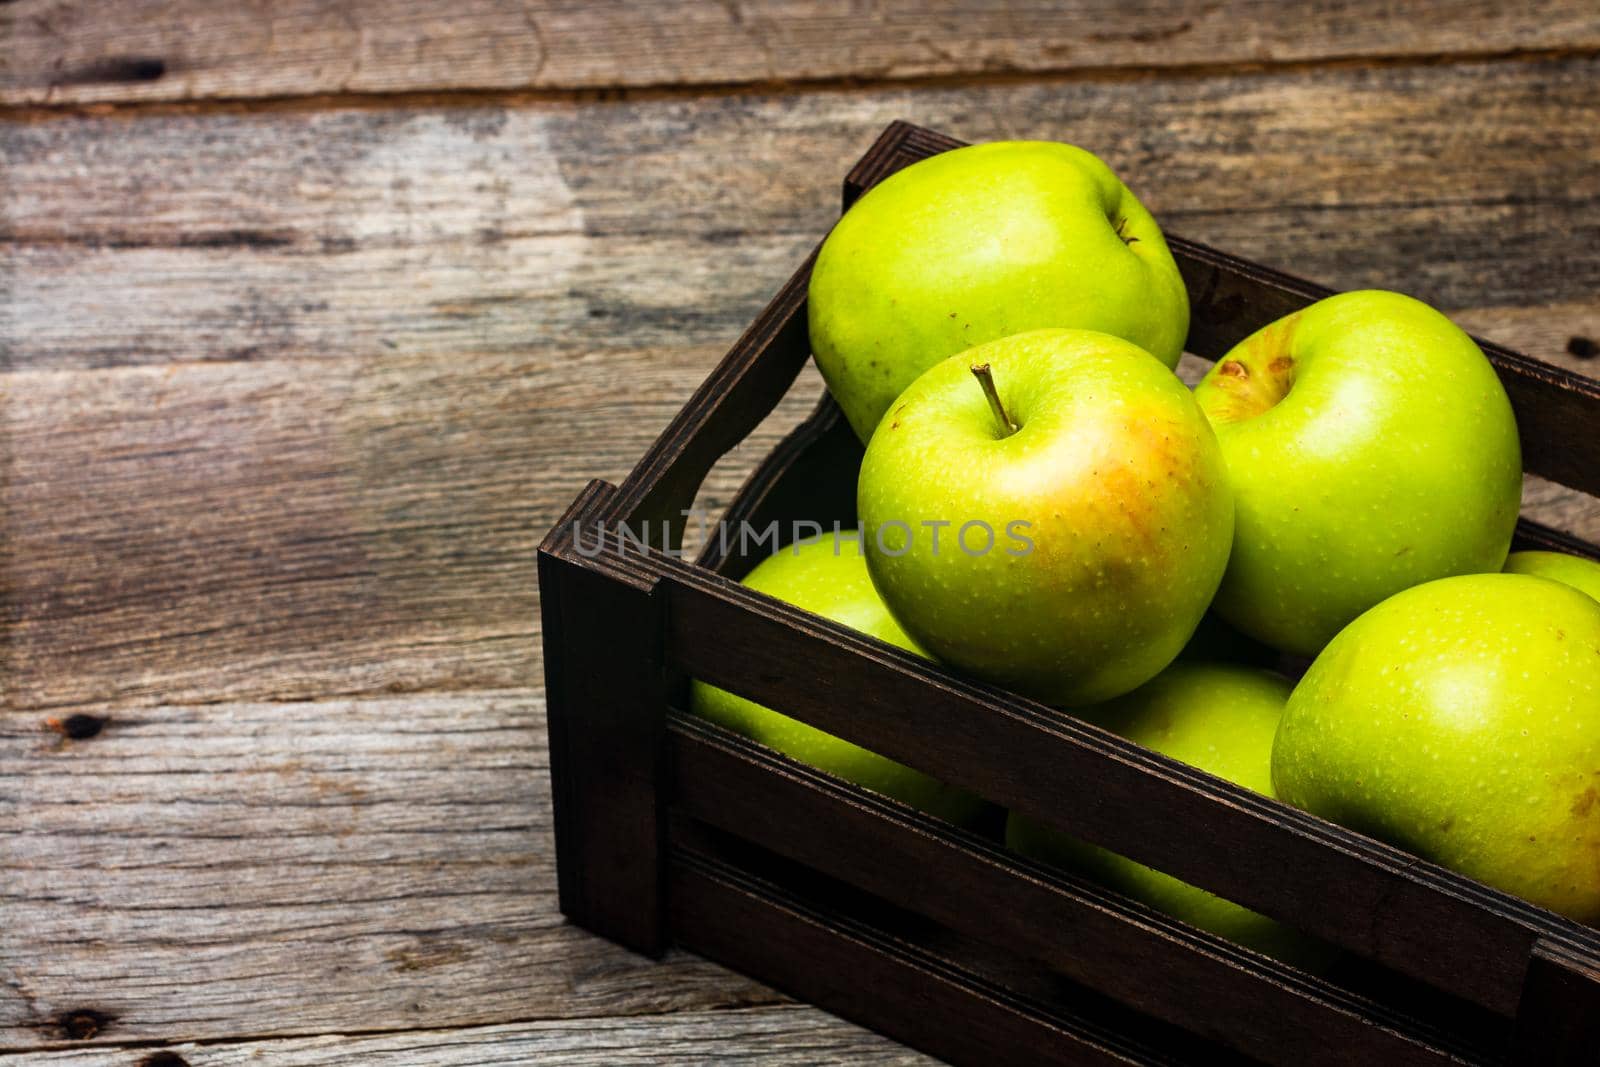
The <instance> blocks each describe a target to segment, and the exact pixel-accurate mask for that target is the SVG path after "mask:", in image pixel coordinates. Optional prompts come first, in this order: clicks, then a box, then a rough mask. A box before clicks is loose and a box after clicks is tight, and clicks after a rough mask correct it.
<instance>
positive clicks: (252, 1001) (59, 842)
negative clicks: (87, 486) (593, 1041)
mask: <svg viewBox="0 0 1600 1067" xmlns="http://www.w3.org/2000/svg"><path fill="white" fill-rule="evenodd" d="M100 712H101V713H102V714H107V715H109V718H108V719H107V720H106V721H105V722H104V723H103V724H102V726H101V728H100V729H99V732H98V733H97V734H95V735H94V736H92V737H88V738H86V739H83V740H68V739H66V738H64V737H63V736H62V734H61V733H59V732H58V731H57V730H56V729H52V728H51V727H50V726H49V725H47V724H46V723H45V721H44V720H45V716H43V715H40V714H23V713H20V712H12V713H8V714H5V715H0V798H3V803H0V867H3V868H4V870H5V872H6V873H5V879H4V881H3V882H0V911H3V913H4V916H5V921H4V923H3V924H0V1049H13V1050H15V1049H23V1048H33V1047H37V1046H40V1045H44V1044H53V1043H63V1044H71V1043H72V1038H73V1036H74V1035H82V1034H84V1033H86V1032H87V1031H88V1030H93V1031H94V1034H93V1037H92V1038H90V1040H94V1041H97V1042H111V1043H118V1042H127V1041H146V1040H155V1041H182V1040H193V1039H210V1038H222V1037H230V1036H239V1035H271V1034H316V1033H324V1032H339V1031H349V1030H387V1029H404V1028H408V1027H414V1026H419V1025H426V1026H428V1027H434V1028H439V1027H452V1026H463V1025H474V1024H487V1023H495V1022H504V1021H506V1020H512V1019H515V1020H534V1019H556V1018H579V1017H590V1016H611V1015H628V1014H653V1013H660V1012H667V1011H677V1010H687V1009H705V1008H720V1007H727V1006H739V1005H746V1004H752V1003H766V1002H771V1001H773V1000H774V999H776V998H775V995H774V994H771V993H769V992H768V991H766V990H764V989H762V988H761V987H759V986H757V985H755V984H754V983H751V982H748V981H746V980H744V979H741V978H738V977H735V976H733V975H730V974H729V973H727V972H725V971H723V970H721V969H720V968H716V967H713V966H711V965H709V964H706V963H703V962H701V961H698V960H696V959H693V958H691V957H687V956H684V955H681V954H674V955H671V956H669V957H668V959H667V960H666V961H665V962H662V963H655V962H652V961H649V960H646V959H644V958H642V957H638V956H634V955H632V954H630V953H628V952H626V951H624V950H622V949H620V948H617V947H615V946H613V945H610V944H607V943H605V942H602V941H600V940H598V939H596V938H593V937H591V936H589V935H587V934H584V933H582V932H581V931H579V930H577V929H576V928H574V927H570V926H567V925H565V924H564V923H563V922H562V921H561V919H560V916H559V915H557V914H556V910H555V858H554V848H553V844H552V842H551V839H550V825H551V820H550V802H549V795H548V788H549V786H548V762H547V751H546V747H545V733H544V723H543V701H542V698H541V697H540V696H539V695H537V694H536V693H535V692H534V691H531V690H512V691H498V692H489V693H481V694H473V695H471V696H448V697H446V696H440V697H430V698H382V699H375V700H365V701H348V702H340V701H328V702H316V703H298V704H297V703H275V704H268V705H250V704H213V705H202V706H190V707H174V706H161V707H154V708H147V709H140V710H137V711H133V710H129V709H126V708H110V709H100ZM74 732H76V733H79V734H83V733H85V732H86V730H85V729H84V728H83V727H82V724H81V723H79V724H74ZM131 1058H132V1057H128V1058H126V1059H124V1061H123V1062H127V1059H131ZM223 1062H228V1061H223Z"/></svg>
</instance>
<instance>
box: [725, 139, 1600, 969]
mask: <svg viewBox="0 0 1600 1067" xmlns="http://www.w3.org/2000/svg"><path fill="white" fill-rule="evenodd" d="M809 314H810V328H811V341H812V350H813V352H814V354H815V358H816V362H817V365H818V367H819V368H820V369H821V371H822V374H823V377H824V379H825V380H826V382H827V384H828V387H829V389H830V391H831V392H832V394H833V396H834V398H835V399H836V400H837V402H838V404H839V407H840V408H841V410H842V411H843V413H844V415H845V417H846V418H847V419H848V420H849V422H850V425H851V426H852V427H853V428H854V430H855V431H856V433H857V434H858V435H859V436H860V437H861V439H862V440H863V441H864V442H866V452H865V456H864V458H863V460H862V463H861V467H860V470H859V471H841V472H839V473H840V476H841V477H852V476H853V477H856V479H857V503H858V511H859V514H860V520H861V525H860V527H859V529H857V530H847V531H843V532H838V533H834V534H825V535H823V536H821V537H816V538H811V539H808V540H804V541H800V542H797V543H795V544H794V545H791V546H788V547H785V548H783V549H780V550H779V551H778V553H777V554H775V555H774V556H773V557H771V558H769V559H767V560H766V561H764V562H763V563H761V564H760V565H758V566H757V567H756V568H755V569H754V571H752V572H751V574H750V576H749V577H748V578H747V579H746V581H747V583H748V584H749V585H750V586H752V587H753V588H756V589H758V590H761V591H763V592H765V593H768V594H770V595H772V596H775V597H778V598H780V599H783V600H786V601H789V602H791V603H794V604H796V605H799V606H800V607H803V608H806V609H808V610H811V611H815V612H817V613H819V614H822V615H825V616H827V617H829V618H832V619H834V620H836V621H838V622H840V623H842V624H845V625H847V626H851V627H854V628H856V629H858V630H861V631H863V632H865V633H867V634H870V635H872V636H874V637H877V638H880V639H882V640H884V641H887V642H890V643H892V644H895V645H898V646H899V647H901V648H905V649H909V650H911V651H913V652H916V653H918V654H921V655H924V656H929V657H931V658H933V659H936V660H938V661H939V662H941V663H943V664H945V665H947V666H948V667H949V668H950V669H952V670H954V671H957V672H959V673H962V674H965V675H967V676H970V677H973V678H977V679H981V680H983V681H986V682H990V683H994V684H998V685H1003V686H1006V687H1008V688H1010V689H1013V690H1015V691H1016V692H1019V693H1022V694H1024V695H1027V696H1030V697H1033V698H1036V699H1038V700H1041V701H1044V702H1046V703H1049V704H1051V705H1054V706H1056V707H1060V708H1064V709H1066V710H1068V711H1070V712H1071V713H1072V714H1074V715H1079V716H1082V717H1083V718H1085V719H1087V720H1089V721H1092V722H1095V723H1097V724H1099V725H1101V726H1103V727H1105V728H1107V729H1110V730H1113V731H1115V732H1117V733H1119V734H1121V735H1122V736H1125V737H1127V738H1130V739H1132V740H1134V741H1136V742H1138V743H1141V744H1144V745H1147V746H1149V747H1151V748H1153V749H1156V750H1158V751H1161V752H1164V753H1166V754H1168V755H1170V756H1172V757H1174V758H1176V759H1180V760H1184V761H1186V762H1189V763H1192V764H1195V765H1197V766H1199V767H1201V768H1203V769H1205V770H1207V771H1209V772H1211V773H1214V774H1217V775H1220V776H1222V777H1225V778H1227V779H1230V780H1232V781H1234V782H1237V783H1239V784H1241V785H1244V786H1247V787H1250V788H1252V789H1256V790H1259V791H1260V792H1262V793H1266V794H1269V795H1272V796H1276V797H1278V798H1279V799H1281V800H1283V801H1285V802H1287V803H1289V804H1293V805H1296V806H1298V807H1301V808H1304V809H1306V810H1308V811H1311V812H1313V813H1316V814H1318V815H1321V816H1323V817H1326V818H1329V819H1332V820H1334V821H1337V822H1339V823H1342V824H1344V825H1346V826H1349V827H1351V828H1353V829H1355V830H1358V831H1360V832H1362V833H1366V834H1370V835H1372V836H1374V837H1378V838H1381V839H1383V840H1386V841H1389V842H1391V843H1393V844H1396V845H1398V846H1400V847H1402V848H1405V849H1408V850H1410V851H1412V852H1414V853H1416V854H1417V855H1419V856H1422V857H1424V858H1426V859H1429V860H1432V861H1434V862H1437V863H1441V864H1444V865H1445V866H1448V867H1451V868H1454V869H1456V870H1458V871H1461V872H1463V873H1465V874H1467V875H1469V876H1472V877H1474V878H1478V879H1480V880H1482V881H1484V882H1487V883H1489V884H1491V885H1495V886H1498V887H1500V888H1502V889H1505V890H1507V891H1509V892H1512V893H1515V894H1518V895H1519V896H1522V897H1524V898H1526V899H1527V900H1530V901H1532V902H1534V903H1536V904H1539V905H1542V906H1544V907H1547V908H1551V909H1553V910H1555V911H1557V912H1560V913H1562V914H1565V915H1568V916H1570V917H1572V918H1575V919H1578V920H1579V921H1582V922H1587V923H1597V922H1600V599H1597V598H1600V564H1596V563H1593V562H1590V561H1588V560H1583V559H1578V558H1576V557H1570V556H1560V555H1555V554H1551V553H1517V554H1514V555H1510V556H1509V558H1508V553H1509V550H1510V546H1511V539H1512V534H1513V529H1514V527H1515V525H1516V521H1517V514H1518V510H1519V505H1520V499H1521V491H1522V464H1521V452H1520V446H1519V443H1518V436H1517V427H1516V422H1515V419H1514V418H1513V415H1512V410H1511V406H1510V403H1509V402H1508V400H1507V398H1506V394H1505V391H1504V389H1503V388H1502V386H1501V384H1500V381H1499V379H1498V377H1497V376H1496V374H1495V372H1494V369H1493V367H1492V366H1491V365H1490V364H1489V362H1488V360H1487V359H1486V358H1485V357H1484V355H1483V353H1482V351H1481V350H1480V349H1479V348H1478V346H1477V345H1476V344H1474V343H1473V341H1472V340H1471V338H1469V337H1468V336H1467V335H1466V334H1465V333H1463V332H1462V331H1461V330H1460V329H1459V328H1457V327H1456V326H1455V325H1454V324H1453V323H1451V322H1450V321H1449V319H1447V318H1446V317H1445V316H1444V315H1442V314H1440V313H1439V312H1437V311H1435V310H1434V309H1432V308H1430V307H1428V306H1427V305H1425V304H1423V303H1421V302H1419V301H1417V300H1414V299H1412V298H1410V297H1407V296H1403V295H1401V294H1398V293H1390V292H1377V291H1365V292H1350V293H1343V294H1340V295H1338V296H1334V297H1330V298H1328V299H1326V300H1323V301H1321V302H1319V303H1317V304H1314V305H1312V306H1311V307H1308V308H1306V309H1304V310H1302V311H1299V312H1296V313H1295V314H1292V315H1289V316H1288V317H1286V318H1284V319H1281V320H1279V321H1277V322H1274V323H1272V324H1270V325H1268V326H1266V327H1265V328H1263V329H1261V330H1260V331H1258V332H1257V333H1255V334H1254V335H1252V336H1250V337H1248V338H1246V339H1245V340H1244V341H1242V342H1240V343H1239V344H1238V346H1237V347H1235V348H1234V349H1233V350H1232V351H1231V352H1229V353H1228V354H1227V355H1226V356H1225V357H1224V358H1222V359H1221V360H1219V361H1218V362H1217V363H1216V364H1215V365H1214V366H1213V367H1212V368H1211V369H1210V371H1209V372H1208V373H1207V374H1206V375H1205V377H1204V378H1203V379H1202V380H1201V381H1200V383H1199V384H1198V386H1196V387H1195V388H1194V389H1193V390H1192V391H1191V390H1190V389H1189V388H1188V387H1187V386H1186V385H1184V383H1183V382H1182V381H1181V380H1180V379H1179V378H1178V377H1177V376H1176V374H1175V373H1174V368H1175V367H1176V366H1177V363H1178V360H1179V358H1180V356H1181V355H1182V352H1183V347H1184V342H1185V339H1186V337H1187V333H1188V327H1189V306H1188V299H1187V296H1186V293H1185V288H1184V284H1183V281H1182V279H1181V277H1180V276H1179V273H1178V269H1177V266H1176V264H1175V263H1174V261H1173V258H1172V255H1171V253H1170V252H1169V250H1168V248H1167V244H1166V241H1165V239H1164V238H1163V236H1162V233H1161V230H1160V228H1159V227H1158V226H1157V224H1156V222H1155V220H1154V219H1153V218H1152V217H1151V216H1150V214H1149V213H1148V212H1147V211H1146V210H1145V209H1144V207H1143V206H1142V205H1141V204H1140V203H1139V201H1138V200H1137V199H1135V198H1134V196H1133V194H1132V193H1130V192H1129V190H1128V189H1127V187H1126V186H1125V185H1124V184H1123V183H1122V182H1121V181H1120V180H1119V179H1118V178H1117V176H1116V175H1115V174H1114V173H1112V171H1111V170H1110V169H1109V168H1108V167H1107V166H1106V165H1105V164H1104V163H1103V162H1102V161H1101V160H1099V159H1097V158H1096V157H1095V156H1093V155H1091V154H1090V153H1088V152H1086V151H1083V150H1082V149H1079V148H1075V147H1072V146H1070V145H1064V144H1056V143H1050V142H1000V143H994V144H986V145H978V146H974V147H971V148H964V149H960V150H957V151H953V152H948V153H945V154H942V155H939V156H935V157H933V158H931V159H928V160H925V161H923V162H921V163H918V164H916V165H914V166H912V167H909V168H907V169H906V170H903V171H901V172H900V173H898V174H896V175H894V176H892V177H890V178H888V179H887V180H885V181H884V182H882V183H881V184H880V185H878V186H877V187H876V188H874V189H873V190H872V191H870V192H869V193H867V194H866V195H865V196H864V197H862V198H861V200H860V201H859V202H858V203H857V204H856V205H855V206H854V207H853V208H852V209H851V210H850V211H849V212H847V213H846V215H845V216H844V218H843V219H842V220H841V221H840V222H839V224H838V225H837V226H836V227H835V229H834V230H833V232H832V234H830V236H829V237H828V240H827V241H826V243H825V244H824V245H823V247H822V250H821V252H820V254H819V256H818V258H817V262H816V266H815V269H814V271H813V274H812V279H811V287H810V303H809ZM1307 661H1309V662H1310V666H1309V668H1308V669H1306V670H1305V671H1304V674H1303V676H1302V677H1300V678H1299V680H1298V682H1295V681H1292V680H1291V679H1290V677H1288V676H1287V675H1283V674H1278V673H1274V672H1272V671H1269V670H1267V669H1265V668H1264V667H1263V666H1262V665H1263V664H1272V665H1274V666H1277V667H1280V668H1283V667H1284V666H1285V665H1290V666H1293V665H1296V664H1298V665H1300V666H1304V664H1305V663H1306V662H1307ZM1291 673H1297V672H1291ZM693 706H694V708H695V709H696V710H697V711H698V712H699V713H701V714H703V715H706V716H708V717H710V718H712V719H714V720H716V721H718V722H721V723H723V724H724V725H726V726H729V727H731V728H732V729H735V730H737V731H739V732H741V733H744V734H746V735H748V736H750V737H753V738H755V739H756V740H758V741H762V742H764V743H766V744H769V745H771V746H773V747H775V748H777V749H779V750H781V751H784V752H787V753H789V754H790V755H792V756H795V757H796V758H798V759H802V760H805V761H806V762H809V763H811V764H813V765H815V766H818V767H821V768H822V769H824V770H827V771H830V772H832V773H835V774H838V775H841V776H843V777H845V778H848V779H850V780H852V781H855V782H857V783H859V784H862V785H864V786H866V787H868V788H870V789H874V790H877V791H879V792H882V793H884V794H887V795H890V796H893V797H897V798H899V799H901V800H903V801H906V802H907V803H910V804H914V805H917V806H918V807H921V808H923V809H924V810H927V811H929V812H932V813H934V814H937V815H939V816H941V817H943V818H945V819H948V820H950V821H952V822H956V823H959V824H963V825H967V826H982V825H985V820H986V819H987V818H994V817H995V816H994V815H993V813H992V812H991V809H989V807H988V805H987V804H986V803H985V802H984V801H983V800H982V799H981V798H978V797H973V796H970V795H968V794H966V793H963V792H961V791H960V790H956V789H952V788H950V787H948V786H946V785H944V784H942V783H940V782H937V781H934V780H933V779H931V778H929V777H927V776H926V775H923V774H921V773H919V772H916V771H914V770H911V769H910V768H907V767H904V766H902V765H900V764H897V763H894V762H893V761H890V760H888V759H885V758H884V757H881V756H878V755H876V754H874V753H871V752H867V751H865V750H863V749H861V748H859V747H857V746H855V745H852V744H849V743H847V742H844V741H842V740H840V739H838V738H834V737H831V736H829V735H827V734H825V733H822V732H821V731H818V730H815V729H813V728H811V727H809V726H806V725H804V724H801V723H799V722H796V721H795V720H793V719H790V718H788V717H786V716H783V715H781V714H778V713H777V712H774V711H771V710H769V709H766V708H762V707H758V706H757V705H755V704H753V703H751V702H750V701H747V700H744V699H742V698H739V697H736V696H734V695H732V694H729V693H726V692H724V691H721V690H717V689H715V688H713V687H710V686H707V685H704V684H702V683H698V682H697V683H696V684H695V685H694V687H693ZM912 710H913V711H914V709H912ZM1006 838H1007V840H1008V842H1009V843H1010V844H1011V846H1012V847H1014V848H1016V849H1018V850H1020V851H1023V852H1026V853H1029V854H1031V855H1034V856H1037V857H1040V858H1043V859H1045V860H1047V861H1050V862H1053V863H1057V864H1062V865H1066V866H1070V867H1072V868H1074V869H1077V870H1080V871H1085V872H1088V873H1090V874H1091V875H1093V876H1095V877H1098V878H1100V879H1102V880H1104V881H1106V882H1107V883H1109V884H1111V885H1113V886H1115V887H1117V888H1119V889H1121V890H1123V891H1125V892H1127V893H1129V894H1131V895H1133V896H1135V897H1138V898H1140V899H1143V900H1145V901H1147V902H1149V903H1151V904H1153V905H1154V906H1157V907H1160V908H1163V909H1165V910H1167V911H1169V912H1171V913H1172V914H1174V915H1177V916H1179V917H1180V918H1184V919H1186V920H1188V921H1191V922H1193V923H1195V924H1197V925H1199V926H1202V927H1205V928H1208V929H1211V930H1213V931H1216V932H1218V933H1222V934H1224V935H1225V936H1228V937H1231V938H1233V939H1235V940H1237V941H1239V942H1241V943H1244V944H1247V945H1250V946H1252V947H1255V948H1258V949H1260V950H1262V951H1267V952H1271V953H1274V954H1276V955H1280V956H1284V957H1290V958H1296V959H1301V960H1305V959H1309V958H1312V957H1314V956H1315V955H1316V951H1315V949H1314V948H1312V947H1311V946H1309V943H1308V942H1307V941H1306V940H1305V939H1302V938H1300V937H1299V935H1297V934H1296V933H1294V932H1293V931H1290V930H1287V929H1285V928H1283V927H1281V926H1279V925H1278V924H1276V923H1274V922H1272V921H1270V920H1268V919H1266V918H1264V917H1262V916H1260V915H1256V914H1254V913H1252V912H1249V911H1247V910H1245V909H1244V908H1242V907H1239V906H1237V905H1235V904H1232V903H1230V902H1228V901H1224V900H1220V899H1218V898H1216V897H1214V896H1211V895H1210V894H1208V893H1205V892H1203V891H1201V890H1199V889H1197V888H1195V887H1192V886H1188V885H1185V884H1183V883H1181V882H1179V881H1177V880H1176V879H1173V878H1171V877H1169V876H1167V875H1164V874H1161V873H1159V872H1156V871H1152V870H1150V869H1148V868H1145V867H1142V866H1140V865H1138V864H1136V863H1133V862H1132V861H1129V860H1126V859H1124V858H1122V857H1119V856H1114V855H1112V854H1110V853H1107V852H1105V851H1104V850H1102V849H1098V848H1094V847H1091V846H1089V845H1087V844H1084V843H1081V842H1076V841H1073V840H1071V839H1068V838H1066V837H1064V836H1062V835H1060V834H1058V833H1055V832H1053V831H1050V830H1047V829H1045V828H1043V827H1041V826H1038V825H1035V824H1032V823H1030V822H1029V821H1027V820H1025V819H1022V818H1020V817H1012V818H1010V819H1009V820H1008V822H1007V826H1006Z"/></svg>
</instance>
